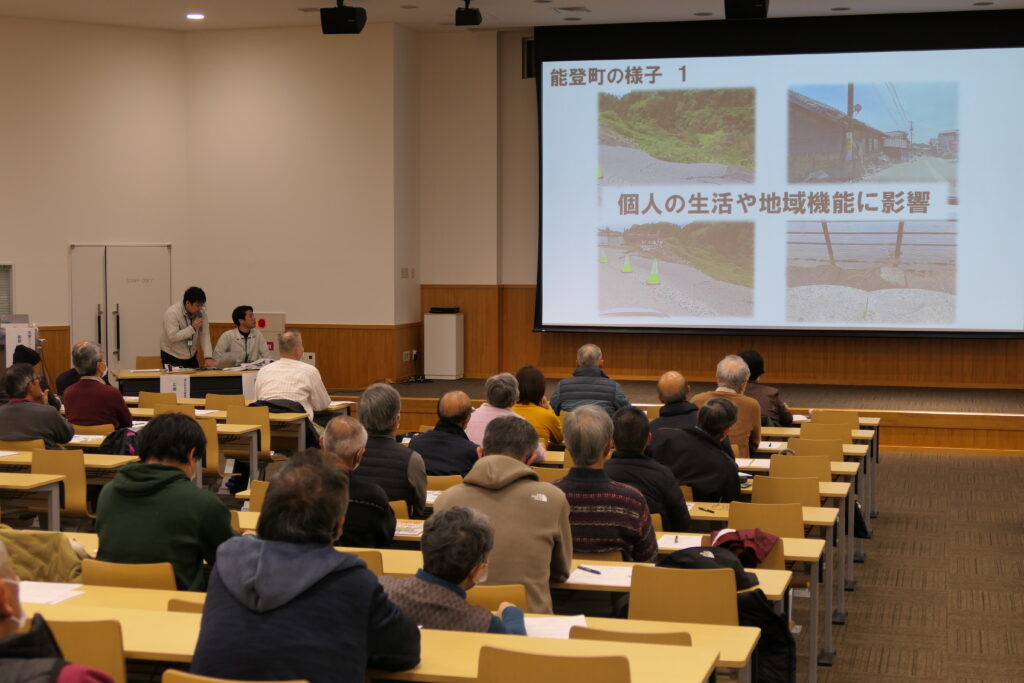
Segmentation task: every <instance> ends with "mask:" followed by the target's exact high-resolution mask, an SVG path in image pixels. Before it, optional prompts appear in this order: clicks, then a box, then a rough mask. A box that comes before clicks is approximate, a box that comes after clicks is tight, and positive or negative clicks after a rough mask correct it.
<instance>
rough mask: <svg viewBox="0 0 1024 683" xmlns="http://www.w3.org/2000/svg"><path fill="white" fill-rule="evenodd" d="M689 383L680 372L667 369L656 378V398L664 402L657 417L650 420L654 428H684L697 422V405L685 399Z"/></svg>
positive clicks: (688, 392)
mask: <svg viewBox="0 0 1024 683" xmlns="http://www.w3.org/2000/svg"><path fill="white" fill-rule="evenodd" d="M689 394H690V385H689V384H687V383H686V378H685V377H683V375H682V373H679V372H676V371H675V370H669V371H668V372H666V373H665V374H664V375H662V376H661V377H660V378H659V379H658V400H659V401H661V402H662V403H664V404H665V405H663V406H662V407H661V410H660V411H659V412H658V417H657V418H655V419H654V420H652V421H651V431H654V430H655V429H686V428H687V427H693V426H694V425H695V424H697V406H695V405H693V404H692V403H690V402H689V401H687V400H686V397H687V396H689Z"/></svg>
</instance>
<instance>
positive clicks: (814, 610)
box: [807, 562, 821, 683]
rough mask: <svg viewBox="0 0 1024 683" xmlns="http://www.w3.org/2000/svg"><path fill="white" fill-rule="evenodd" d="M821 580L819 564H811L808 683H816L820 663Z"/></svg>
mask: <svg viewBox="0 0 1024 683" xmlns="http://www.w3.org/2000/svg"><path fill="white" fill-rule="evenodd" d="M820 579H821V562H812V563H811V589H810V590H811V604H810V615H811V616H810V619H809V620H808V621H809V624H808V626H807V628H808V631H809V632H808V634H807V637H808V641H807V663H808V665H809V668H808V671H807V681H808V683H817V681H818V665H819V664H820V663H821V657H820V656H819V655H818V654H817V653H818V581H819V580H820Z"/></svg>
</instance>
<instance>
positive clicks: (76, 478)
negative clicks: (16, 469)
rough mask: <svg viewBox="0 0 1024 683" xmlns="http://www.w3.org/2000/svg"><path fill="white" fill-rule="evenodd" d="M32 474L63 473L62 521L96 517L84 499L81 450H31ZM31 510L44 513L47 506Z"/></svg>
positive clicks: (84, 487)
mask: <svg viewBox="0 0 1024 683" xmlns="http://www.w3.org/2000/svg"><path fill="white" fill-rule="evenodd" d="M32 474H63V475H64V481H63V484H64V505H63V506H62V507H61V510H60V514H61V520H62V521H63V520H64V518H65V517H84V518H85V519H90V520H91V519H95V518H96V515H94V514H93V513H92V511H91V510H89V504H88V502H87V500H86V486H85V454H84V453H83V452H82V451H80V450H75V451H48V450H35V451H32ZM32 511H33V512H36V513H38V514H43V515H45V514H46V513H47V511H48V508H47V507H40V508H36V507H33V508H32Z"/></svg>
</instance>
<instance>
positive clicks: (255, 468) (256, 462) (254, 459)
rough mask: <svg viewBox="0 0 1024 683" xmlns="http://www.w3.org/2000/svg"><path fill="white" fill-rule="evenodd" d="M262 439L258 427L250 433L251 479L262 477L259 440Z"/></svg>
mask: <svg viewBox="0 0 1024 683" xmlns="http://www.w3.org/2000/svg"><path fill="white" fill-rule="evenodd" d="M259 439H260V430H258V429H256V430H253V431H252V432H250V433H249V481H253V480H255V479H259V478H260V448H259V446H258V445H257V442H258V441H259Z"/></svg>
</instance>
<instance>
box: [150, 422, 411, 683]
mask: <svg viewBox="0 0 1024 683" xmlns="http://www.w3.org/2000/svg"><path fill="white" fill-rule="evenodd" d="M147 429H148V428H147ZM347 501H348V477H347V476H345V473H344V472H342V471H341V470H340V469H338V468H337V467H333V466H331V465H330V464H328V463H327V462H325V460H324V458H323V457H322V456H321V455H320V453H318V452H317V451H315V450H307V451H303V452H302V453H299V454H297V455H295V456H293V457H292V458H291V460H289V462H288V463H287V464H286V465H285V466H284V467H283V468H282V469H281V472H280V473H279V474H278V475H277V476H276V477H275V478H274V480H273V481H272V482H271V483H270V488H269V489H268V491H267V497H266V500H265V501H264V503H263V510H262V511H261V512H260V518H259V523H258V526H257V533H258V537H257V536H242V537H241V538H234V539H231V540H230V541H228V542H227V543H225V544H224V545H222V546H221V547H220V549H219V550H218V551H217V565H216V566H215V567H214V569H213V574H212V576H211V577H210V590H209V591H208V592H207V594H206V606H205V607H204V609H203V618H202V622H201V625H200V629H199V642H198V644H197V645H196V651H195V655H194V656H193V658H192V668H191V672H192V673H194V674H199V675H201V676H216V677H219V678H227V679H235V680H248V681H257V680H259V681H273V680H278V681H280V680H288V679H305V680H307V681H310V683H333V682H336V681H337V682H341V681H344V682H349V681H351V682H352V683H361V682H362V681H364V680H367V678H366V670H367V669H371V668H372V669H385V670H388V671H401V670H403V669H409V668H411V667H414V666H416V664H418V663H419V658H420V657H419V655H420V633H419V629H417V628H416V622H414V621H413V620H412V619H410V618H409V617H407V616H406V615H404V614H402V612H401V610H399V609H398V607H396V606H395V604H394V603H392V602H391V601H390V600H389V599H388V597H387V595H386V594H385V593H384V590H383V589H382V588H381V586H380V584H379V583H378V582H377V577H376V576H374V575H373V574H372V573H371V572H370V570H369V569H367V568H366V563H364V562H363V561H362V560H360V559H359V558H357V557H356V556H355V555H350V554H348V553H340V552H338V551H336V550H335V549H334V548H333V547H332V546H331V544H332V543H333V542H334V539H335V538H337V536H338V534H339V533H340V531H341V528H342V525H343V522H344V517H345V505H346V503H347Z"/></svg>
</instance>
